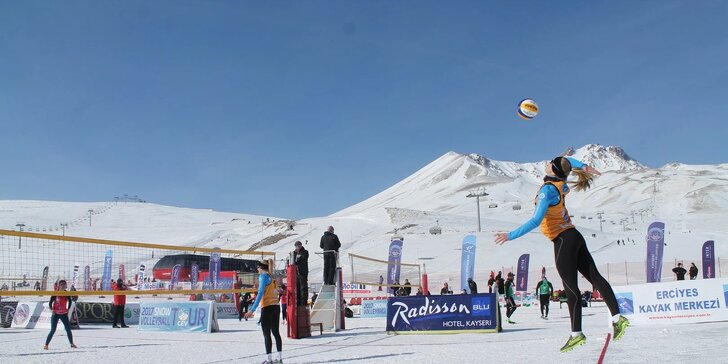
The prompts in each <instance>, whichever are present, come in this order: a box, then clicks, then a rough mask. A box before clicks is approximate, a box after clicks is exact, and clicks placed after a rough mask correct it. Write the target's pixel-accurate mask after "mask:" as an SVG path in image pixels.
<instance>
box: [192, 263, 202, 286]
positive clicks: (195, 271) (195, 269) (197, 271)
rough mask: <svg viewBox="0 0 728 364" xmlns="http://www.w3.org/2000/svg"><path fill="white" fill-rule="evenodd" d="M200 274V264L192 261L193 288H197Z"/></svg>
mask: <svg viewBox="0 0 728 364" xmlns="http://www.w3.org/2000/svg"><path fill="white" fill-rule="evenodd" d="M199 274H200V266H199V265H197V263H192V269H191V272H190V284H192V289H197V277H198V276H199Z"/></svg>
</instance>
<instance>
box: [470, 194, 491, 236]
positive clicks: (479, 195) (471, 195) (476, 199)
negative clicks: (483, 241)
mask: <svg viewBox="0 0 728 364" xmlns="http://www.w3.org/2000/svg"><path fill="white" fill-rule="evenodd" d="M484 196H488V194H487V193H486V192H485V189H483V188H480V189H478V190H475V191H470V193H468V195H467V196H465V197H468V198H470V197H475V203H476V205H477V208H478V232H480V198H481V197H484Z"/></svg>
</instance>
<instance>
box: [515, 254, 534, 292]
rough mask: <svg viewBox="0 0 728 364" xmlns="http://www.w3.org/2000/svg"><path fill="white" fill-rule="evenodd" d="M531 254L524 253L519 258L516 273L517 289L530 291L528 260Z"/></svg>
mask: <svg viewBox="0 0 728 364" xmlns="http://www.w3.org/2000/svg"><path fill="white" fill-rule="evenodd" d="M530 258H531V255H530V254H523V255H521V257H520V258H518V273H517V274H516V291H521V292H525V291H528V261H529V259H530Z"/></svg>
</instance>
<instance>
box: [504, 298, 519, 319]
mask: <svg viewBox="0 0 728 364" xmlns="http://www.w3.org/2000/svg"><path fill="white" fill-rule="evenodd" d="M517 308H518V307H517V306H516V300H514V299H513V297H506V317H508V318H511V315H513V313H514V312H516V309H517Z"/></svg>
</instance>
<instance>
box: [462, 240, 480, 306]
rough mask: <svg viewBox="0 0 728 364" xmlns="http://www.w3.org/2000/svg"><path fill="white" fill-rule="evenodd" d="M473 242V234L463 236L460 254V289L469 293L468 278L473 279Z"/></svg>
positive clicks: (474, 242)
mask: <svg viewBox="0 0 728 364" xmlns="http://www.w3.org/2000/svg"><path fill="white" fill-rule="evenodd" d="M475 244H476V239H475V235H466V236H465V238H463V245H462V254H461V255H460V290H461V291H462V290H465V292H467V293H468V294H469V293H471V292H470V286H468V278H473V279H475V276H474V274H475Z"/></svg>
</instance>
